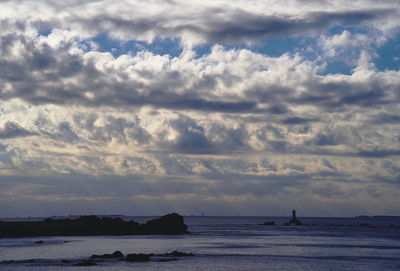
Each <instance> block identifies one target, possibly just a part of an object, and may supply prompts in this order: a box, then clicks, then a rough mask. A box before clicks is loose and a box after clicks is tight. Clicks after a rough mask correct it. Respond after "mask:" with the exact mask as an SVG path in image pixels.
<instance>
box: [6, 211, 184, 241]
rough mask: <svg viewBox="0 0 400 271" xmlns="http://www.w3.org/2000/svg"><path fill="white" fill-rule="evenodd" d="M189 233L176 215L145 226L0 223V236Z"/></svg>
mask: <svg viewBox="0 0 400 271" xmlns="http://www.w3.org/2000/svg"><path fill="white" fill-rule="evenodd" d="M185 233H188V231H187V226H186V225H185V223H184V221H183V217H182V216H181V215H179V214H177V213H172V214H168V215H165V216H162V217H160V218H157V219H154V220H150V221H148V222H146V223H145V224H140V223H137V222H135V221H124V220H122V219H120V218H108V217H103V218H99V217H97V216H81V217H80V218H78V219H73V220H71V219H60V220H53V219H50V218H47V219H45V220H43V221H17V222H5V221H1V222H0V237H22V236H94V235H145V234H185Z"/></svg>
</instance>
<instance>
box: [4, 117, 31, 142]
mask: <svg viewBox="0 0 400 271" xmlns="http://www.w3.org/2000/svg"><path fill="white" fill-rule="evenodd" d="M36 135H38V134H37V133H36V132H31V131H28V130H26V129H24V128H22V127H21V126H20V125H19V124H18V123H15V122H12V121H7V122H6V123H5V124H4V126H3V128H2V129H0V138H2V139H12V138H17V137H28V136H36Z"/></svg>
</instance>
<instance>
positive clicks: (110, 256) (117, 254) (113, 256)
mask: <svg viewBox="0 0 400 271" xmlns="http://www.w3.org/2000/svg"><path fill="white" fill-rule="evenodd" d="M123 257H124V254H122V252H121V251H119V250H117V251H115V252H114V253H113V254H102V255H96V254H95V255H92V256H91V257H90V259H120V258H123Z"/></svg>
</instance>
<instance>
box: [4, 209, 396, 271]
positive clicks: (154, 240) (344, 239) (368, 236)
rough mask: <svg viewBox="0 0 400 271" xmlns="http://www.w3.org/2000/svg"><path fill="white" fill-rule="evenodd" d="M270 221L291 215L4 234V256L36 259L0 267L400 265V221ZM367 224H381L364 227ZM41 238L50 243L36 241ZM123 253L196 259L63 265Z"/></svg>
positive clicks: (110, 270) (24, 270) (367, 270)
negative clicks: (67, 233)
mask: <svg viewBox="0 0 400 271" xmlns="http://www.w3.org/2000/svg"><path fill="white" fill-rule="evenodd" d="M132 219H134V220H135V221H138V222H143V221H146V220H149V219H151V218H149V217H133V218H132ZM270 220H274V221H275V222H277V223H278V224H283V223H284V222H286V221H287V220H288V218H282V217H279V218H266V217H185V223H186V224H187V225H188V226H189V231H191V233H192V234H187V235H177V236H162V235H149V236H118V237H116V236H95V237H81V236H77V237H33V238H32V237H29V238H3V239H0V261H4V260H29V259H35V262H27V263H10V264H0V270H10V271H14V270H15V271H17V270H18V271H20V270H21V271H36V270H37V271H39V270H41V271H42V270H43V271H65V270H68V271H75V270H96V271H103V270H104V271H105V270H107V271H117V270H121V271H125V270H166V271H169V270H171V271H172V270H174V271H179V270H215V271H220V270H221V271H222V270H229V271H235V270H263V271H264V270H363V271H373V270H376V271H378V270H379V271H380V270H400V228H399V227H393V226H392V227H389V225H397V226H399V225H400V220H399V219H398V218H381V219H372V218H301V220H302V221H303V223H307V224H318V226H292V227H290V226H262V225H259V224H261V223H263V222H265V221H270ZM364 223H368V224H371V225H374V226H376V227H374V228H372V227H371V228H370V227H359V226H358V225H360V224H364ZM339 225H340V226H339ZM350 225H352V226H350ZM38 240H43V243H40V244H38V243H35V241H38ZM116 250H120V251H121V252H123V253H124V254H128V253H155V254H161V253H168V252H172V251H173V250H179V251H183V252H187V253H189V252H190V253H194V254H195V256H193V257H182V258H179V259H178V260H177V261H171V262H159V261H157V260H156V259H155V260H151V261H149V262H142V263H129V262H123V261H105V262H100V263H99V265H97V266H90V267H77V266H70V265H68V264H63V263H61V260H63V259H65V260H79V259H85V258H88V257H90V256H91V255H93V254H105V253H112V252H114V251H116Z"/></svg>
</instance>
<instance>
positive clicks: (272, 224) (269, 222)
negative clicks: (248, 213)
mask: <svg viewBox="0 0 400 271" xmlns="http://www.w3.org/2000/svg"><path fill="white" fill-rule="evenodd" d="M261 225H263V226H275V225H276V224H275V221H266V222H264V223H262V224H261Z"/></svg>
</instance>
